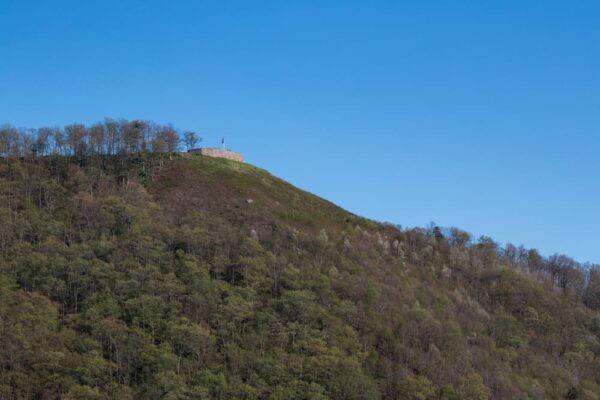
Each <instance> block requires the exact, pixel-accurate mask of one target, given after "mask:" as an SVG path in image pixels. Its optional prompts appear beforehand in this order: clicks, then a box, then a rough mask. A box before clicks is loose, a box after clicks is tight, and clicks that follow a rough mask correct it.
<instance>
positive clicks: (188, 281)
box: [0, 121, 600, 400]
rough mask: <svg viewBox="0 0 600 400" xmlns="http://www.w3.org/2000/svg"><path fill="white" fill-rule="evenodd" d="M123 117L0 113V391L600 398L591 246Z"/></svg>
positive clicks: (122, 395) (94, 395) (599, 297)
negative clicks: (264, 162)
mask: <svg viewBox="0 0 600 400" xmlns="http://www.w3.org/2000/svg"><path fill="white" fill-rule="evenodd" d="M108 122H110V121H108ZM127 124H129V125H127ZM127 124H126V125H121V128H123V127H125V128H126V129H125V128H123V129H121V128H119V125H118V124H117V125H115V131H114V132H121V133H126V132H129V133H131V132H133V133H131V134H132V135H133V136H132V137H133V139H131V140H130V141H126V140H125V139H124V137H125V136H120V139H119V140H114V141H113V146H114V147H113V148H110V151H108V143H109V141H108V140H107V139H106V138H107V137H108V136H107V132H108V131H107V129H108V128H106V125H105V124H99V125H97V126H96V128H97V129H99V131H98V132H96V133H97V137H98V138H99V139H98V141H97V142H94V141H93V138H94V136H93V134H94V127H89V128H87V127H83V126H78V128H77V129H80V130H79V131H78V130H75V131H76V132H79V133H78V135H80V136H72V134H69V135H66V136H64V137H62V139H63V142H61V143H62V146H63V147H61V148H60V150H57V146H56V142H55V140H52V141H48V140H46V141H45V142H42V141H40V139H39V132H36V133H35V135H34V134H32V133H30V132H29V133H28V132H25V133H23V132H18V131H17V130H14V129H13V128H10V127H6V128H4V129H2V130H0V156H2V159H1V160H0V161H1V162H0V399H71V400H75V399H89V400H92V399H94V400H96V399H98V400H100V399H124V400H126V399H271V400H275V399H306V400H309V399H310V400H318V399H357V400H358V399H466V400H471V399H472V400H476V399H488V398H491V399H580V398H581V399H600V314H599V313H598V311H597V310H598V309H600V270H599V269H598V268H597V266H593V265H580V264H578V263H577V262H575V261H574V260H572V259H570V258H568V257H566V256H552V257H549V258H544V257H542V256H540V255H539V254H538V252H536V251H535V250H527V249H523V248H518V247H515V246H512V245H505V246H499V245H498V244H497V243H495V242H494V241H493V240H491V239H490V238H485V237H482V238H480V239H473V238H471V237H470V235H469V234H468V233H466V232H463V231H461V230H459V229H455V228H450V229H441V228H439V227H436V226H434V225H431V226H430V227H428V228H425V229H408V230H407V229H401V228H399V227H396V226H392V225H389V224H381V223H376V222H373V221H370V220H367V219H364V218H361V217H358V216H355V215H353V214H350V213H348V212H346V211H344V210H342V209H340V208H338V207H336V206H335V205H333V204H331V203H328V202H327V201H325V200H322V199H320V198H318V197H315V196H313V195H311V194H309V193H306V192H303V191H301V190H299V189H296V188H294V187H293V186H291V185H289V184H288V183H286V182H284V181H282V180H280V179H278V178H276V177H273V176H272V175H270V174H269V173H267V172H266V171H264V170H261V169H258V168H256V167H253V166H251V165H248V164H243V163H237V162H234V161H228V160H221V159H210V158H203V157H200V156H191V155H188V154H181V153H177V149H178V141H179V138H178V137H177V136H176V131H174V130H172V128H170V127H162V128H160V127H159V128H157V130H156V132H157V133H156V134H155V135H154V136H152V137H151V138H150V139H149V140H148V141H146V140H145V138H146V135H145V133H144V132H147V127H148V126H149V125H147V124H142V125H140V124H139V123H137V122H136V123H135V124H130V123H127ZM136 124H137V125H136ZM120 129H121V130H120ZM127 129H130V130H129V131H128V130H127ZM2 132H3V133H2ZM60 132H61V131H58V130H57V131H52V130H50V131H48V132H47V133H48V136H49V137H50V136H52V137H54V136H53V135H55V134H56V133H60ZM61 134H62V133H61ZM28 135H30V136H28ZM169 135H173V136H172V137H169ZM3 138H4V139H3ZM59 138H61V137H59ZM69 138H71V139H73V138H75V139H73V140H72V141H70V142H69ZM77 138H79V139H77ZM76 139H77V140H76ZM151 143H154V144H152V145H150V144H151ZM407 196H410V188H407ZM409 211H410V210H407V212H409Z"/></svg>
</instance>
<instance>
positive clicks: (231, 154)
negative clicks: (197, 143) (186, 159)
mask: <svg viewBox="0 0 600 400" xmlns="http://www.w3.org/2000/svg"><path fill="white" fill-rule="evenodd" d="M188 153H191V154H199V155H201V156H205V157H216V158H227V159H229V160H235V161H240V162H244V156H243V155H242V154H241V153H237V152H235V151H231V150H225V149H209V148H199V149H191V150H189V151H188Z"/></svg>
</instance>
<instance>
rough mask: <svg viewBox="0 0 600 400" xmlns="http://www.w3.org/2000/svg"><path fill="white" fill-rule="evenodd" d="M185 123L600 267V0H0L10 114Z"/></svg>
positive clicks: (240, 146)
mask: <svg viewBox="0 0 600 400" xmlns="http://www.w3.org/2000/svg"><path fill="white" fill-rule="evenodd" d="M106 116H111V117H115V118H119V117H123V118H143V119H152V120H155V121H158V122H172V123H173V124H174V125H175V126H177V127H179V128H181V129H194V130H196V131H197V132H199V133H200V135H201V136H203V137H204V138H205V143H207V144H217V143H218V140H219V138H221V137H222V136H224V137H225V138H226V140H227V142H228V144H229V146H230V147H233V148H235V149H237V150H240V151H242V152H244V153H245V154H246V156H247V159H248V160H249V161H250V162H252V163H254V164H256V165H258V166H261V167H264V168H266V169H268V170H270V171H271V172H272V173H274V174H276V175H278V176H280V177H282V178H284V179H286V180H289V181H290V182H292V183H294V184H296V185H298V186H300V187H302V188H304V189H306V190H309V191H311V192H314V193H316V194H318V195H320V196H323V197H325V198H327V199H330V200H332V201H334V202H336V203H337V204H340V205H341V206H343V207H345V208H347V209H348V210H350V211H352V212H355V213H358V214H361V215H364V216H367V217H371V218H374V219H377V220H384V221H390V222H394V223H399V224H402V225H403V226H423V225H425V224H427V223H428V222H430V221H435V222H436V223H438V224H439V225H442V226H451V225H454V226H458V227H461V228H463V229H466V230H469V231H471V232H473V233H474V234H476V235H481V234H486V235H490V236H492V237H493V238H495V239H496V240H498V241H500V242H502V243H505V242H508V241H510V242H513V243H515V244H517V245H519V244H524V245H525V246H528V247H535V248H538V249H540V251H541V252H542V253H544V254H546V255H549V254H552V253H554V252H560V253H566V254H568V255H571V256H573V257H575V258H577V259H579V260H580V261H591V262H597V263H600V211H599V210H598V205H599V204H600V202H599V197H600V157H599V150H600V2H598V1H596V0H593V1H575V0H574V1H552V0H545V1H528V0H520V1H507V0H503V1H480V0H478V1H448V0H444V1H411V2H408V1H361V2H358V1H327V0H320V1H258V0H257V1H156V0H145V1H127V0H121V1H115V0H103V1H61V0H56V1H35V2H34V1H26V0H18V1H17V0H0V121H1V122H11V123H13V124H15V125H18V126H23V127H38V126H43V125H55V124H57V125H62V124H66V123H70V122H74V121H78V122H86V123H91V122H94V121H98V120H101V119H103V118H104V117H106Z"/></svg>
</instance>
